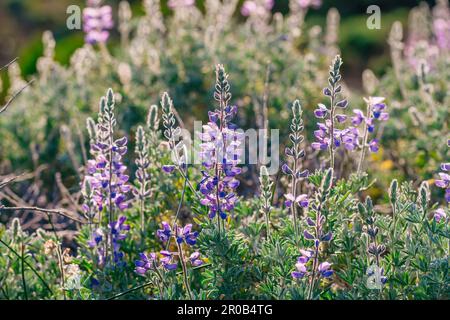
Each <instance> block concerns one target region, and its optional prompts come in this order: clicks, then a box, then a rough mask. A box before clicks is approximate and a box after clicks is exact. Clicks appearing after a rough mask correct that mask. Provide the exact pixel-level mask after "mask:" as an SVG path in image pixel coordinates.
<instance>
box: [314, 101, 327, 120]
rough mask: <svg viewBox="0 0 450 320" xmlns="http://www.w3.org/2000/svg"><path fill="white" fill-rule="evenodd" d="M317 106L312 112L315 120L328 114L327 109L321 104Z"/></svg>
mask: <svg viewBox="0 0 450 320" xmlns="http://www.w3.org/2000/svg"><path fill="white" fill-rule="evenodd" d="M317 106H318V108H317V109H316V110H314V115H315V116H316V118H324V117H325V116H326V115H327V113H328V108H327V107H326V106H325V105H324V104H323V103H319V104H318V105H317Z"/></svg>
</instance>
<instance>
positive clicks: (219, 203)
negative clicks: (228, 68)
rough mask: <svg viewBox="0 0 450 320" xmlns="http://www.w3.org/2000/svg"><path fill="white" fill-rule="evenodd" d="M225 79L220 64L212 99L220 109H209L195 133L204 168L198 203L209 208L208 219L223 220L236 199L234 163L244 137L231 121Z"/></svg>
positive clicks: (232, 110)
mask: <svg viewBox="0 0 450 320" xmlns="http://www.w3.org/2000/svg"><path fill="white" fill-rule="evenodd" d="M227 78H228V75H227V74H226V73H225V70H224V68H223V66H222V65H218V66H217V67H216V86H215V88H216V91H215V93H214V98H215V100H216V101H217V102H218V103H219V109H216V110H214V111H212V112H211V111H210V112H208V115H209V122H208V124H207V125H204V126H203V127H202V129H203V130H202V132H200V133H198V136H199V138H200V139H201V141H202V143H201V144H200V151H199V154H198V156H199V158H200V160H201V162H202V165H203V167H204V170H203V171H202V180H201V181H200V183H199V191H200V194H201V197H202V199H201V201H200V202H201V204H202V205H205V206H207V207H208V208H209V214H208V216H209V217H210V218H211V219H212V218H214V217H215V216H216V214H218V215H219V217H220V218H221V219H226V218H227V216H228V214H229V213H230V212H231V211H232V210H233V209H234V206H235V204H236V202H237V200H238V198H237V195H236V193H235V190H236V188H237V187H238V186H239V181H238V180H237V179H236V176H237V175H238V174H239V173H240V172H241V169H240V168H239V167H238V166H237V165H238V164H239V163H240V157H241V154H242V149H241V145H242V141H243V138H244V136H243V133H241V132H238V131H237V130H236V125H234V124H233V123H231V120H232V119H233V117H234V116H235V115H236V113H237V107H236V106H230V105H229V104H228V103H229V101H230V99H231V93H230V92H229V91H230V85H229V83H228V79H227Z"/></svg>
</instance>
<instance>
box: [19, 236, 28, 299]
mask: <svg viewBox="0 0 450 320" xmlns="http://www.w3.org/2000/svg"><path fill="white" fill-rule="evenodd" d="M24 250H25V246H24V245H23V244H21V257H20V259H21V260H22V263H21V272H22V285H23V294H24V296H25V300H28V290H27V282H26V280H25V263H24V261H25V258H24Z"/></svg>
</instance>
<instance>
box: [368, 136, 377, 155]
mask: <svg viewBox="0 0 450 320" xmlns="http://www.w3.org/2000/svg"><path fill="white" fill-rule="evenodd" d="M369 150H370V151H371V152H374V153H375V152H378V150H379V146H378V139H373V140H372V141H370V142H369Z"/></svg>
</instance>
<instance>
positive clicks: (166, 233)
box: [156, 221, 172, 242]
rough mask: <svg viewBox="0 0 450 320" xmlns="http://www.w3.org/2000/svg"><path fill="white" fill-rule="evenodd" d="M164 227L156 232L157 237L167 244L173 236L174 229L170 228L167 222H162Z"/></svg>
mask: <svg viewBox="0 0 450 320" xmlns="http://www.w3.org/2000/svg"><path fill="white" fill-rule="evenodd" d="M162 227H163V228H162V229H158V230H157V231H156V235H157V236H158V238H159V239H160V240H161V241H163V242H166V241H168V240H169V239H170V237H171V236H172V228H171V227H170V224H169V223H168V222H165V221H163V222H162Z"/></svg>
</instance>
